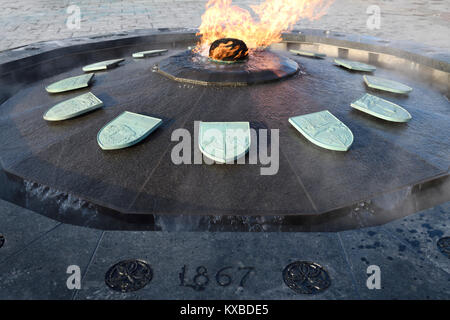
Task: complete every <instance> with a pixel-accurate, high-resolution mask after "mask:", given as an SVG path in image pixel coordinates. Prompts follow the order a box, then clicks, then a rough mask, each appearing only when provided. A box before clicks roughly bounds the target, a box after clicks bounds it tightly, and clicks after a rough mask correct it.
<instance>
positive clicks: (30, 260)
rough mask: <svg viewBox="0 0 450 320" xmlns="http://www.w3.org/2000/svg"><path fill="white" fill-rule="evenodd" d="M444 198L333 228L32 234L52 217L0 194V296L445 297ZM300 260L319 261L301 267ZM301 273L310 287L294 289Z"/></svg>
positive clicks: (62, 228) (64, 228) (67, 229)
mask: <svg viewBox="0 0 450 320" xmlns="http://www.w3.org/2000/svg"><path fill="white" fill-rule="evenodd" d="M449 205H450V203H448V204H446V205H443V206H438V207H435V208H432V209H429V210H425V211H422V212H419V213H417V214H415V215H412V216H410V217H407V218H405V219H401V220H399V221H395V222H391V223H388V224H386V225H383V226H379V227H372V228H367V229H361V230H352V231H346V232H336V233H331V232H328V233H316V232H312V233H311V232H310V233H308V232H305V233H301V232H299V233H278V232H270V233H248V232H247V233H240V232H235V233H211V232H129V231H128V232H127V231H114V232H110V231H107V232H101V231H98V230H93V229H89V228H80V227H75V226H70V225H59V226H57V227H56V228H55V227H53V228H50V229H49V230H46V232H44V234H41V233H39V232H33V229H36V226H35V225H37V226H38V227H39V230H42V228H44V227H45V226H46V225H45V223H44V222H45V221H43V220H47V221H48V222H49V223H50V225H49V226H51V224H52V223H53V221H52V220H50V219H46V218H44V217H41V216H39V215H35V214H33V213H32V212H29V211H27V210H24V209H20V208H18V207H15V206H13V205H10V204H8V203H5V202H3V201H0V214H1V215H2V220H1V221H2V225H1V227H2V232H5V233H7V234H8V242H7V243H5V246H4V247H3V248H2V249H1V250H0V257H1V258H2V259H1V260H0V287H1V288H2V290H0V298H2V299H202V300H205V299H361V298H366V299H449V298H450V292H449V283H450V276H449V273H448V272H447V271H446V270H445V268H446V266H447V267H448V258H447V257H446V256H444V255H443V254H442V253H441V252H440V251H439V248H438V246H437V245H436V243H437V241H438V240H439V239H441V238H445V237H448V235H449V234H450V227H449V219H448V214H450V207H449ZM5 213H8V214H7V215H5ZM13 217H14V218H15V219H12V218H13ZM38 218H39V219H40V220H41V221H40V222H39V223H27V222H28V221H29V220H34V221H35V222H37V221H36V220H37V219H38ZM422 224H424V225H427V227H421V225H422ZM18 225H19V226H20V229H15V226H18ZM421 228H423V229H421ZM396 229H398V230H402V232H398V231H396ZM39 230H37V231H39ZM409 230H411V231H415V233H411V232H409ZM426 230H427V231H429V232H430V233H428V232H427V231H426ZM438 231H439V232H438ZM20 232H22V233H23V235H24V237H25V236H26V235H28V237H27V238H26V241H24V240H21V237H18V235H19V234H20ZM408 234H411V235H418V237H416V238H415V239H413V238H408ZM435 234H439V235H438V236H436V235H435ZM408 240H409V241H408ZM9 248H14V250H13V251H10V250H11V249H9ZM5 249H8V250H9V251H4V250H5ZM418 249H420V250H418ZM5 252H7V253H6V254H5ZM436 257H439V259H440V258H442V260H436V259H437V258H436ZM136 259H138V261H146V262H147V264H146V265H144V264H140V263H137V262H136ZM129 260H132V261H133V262H132V263H131V264H129V262H127V261H129ZM124 261H125V263H123V262H124ZM302 261H309V262H315V263H317V264H318V265H320V266H321V268H319V267H317V268H314V269H313V270H312V271H311V269H310V268H311V264H309V263H308V264H306V265H305V264H303V263H299V262H302ZM118 262H120V263H119V264H118ZM74 265H75V266H79V267H80V271H81V283H80V284H81V288H80V289H79V290H76V289H73V290H71V289H69V288H68V287H67V280H68V278H69V277H70V276H73V275H72V274H70V273H67V269H68V267H69V266H74ZM147 265H148V266H150V268H151V272H150V271H149V269H148V267H147ZM314 266H315V265H314ZM370 266H378V267H379V268H380V272H381V274H380V275H381V278H380V279H381V283H380V284H381V288H380V289H369V288H368V287H367V280H368V277H369V274H368V271H367V270H368V268H369V267H370ZM111 267H113V268H111ZM108 270H111V271H109V272H108ZM324 270H325V271H326V272H327V274H328V277H327V276H326V274H324V273H323V272H324ZM283 273H284V275H285V277H284V278H283ZM105 275H106V279H105ZM286 275H287V276H286ZM305 275H307V277H305ZM107 279H110V280H113V282H111V283H112V284H113V286H115V288H119V289H120V288H125V289H130V288H133V289H137V290H135V291H129V292H123V291H124V290H121V289H120V291H116V290H113V289H112V288H111V287H109V286H108V285H107V283H108V280H107ZM150 279H151V281H150V282H149V280H150ZM286 279H287V280H288V282H287V283H286ZM289 279H290V280H291V281H292V282H289ZM306 279H308V280H309V282H305V281H304V280H306ZM105 280H106V282H105ZM318 280H320V281H318ZM289 283H290V284H291V286H292V288H294V289H295V288H296V289H297V290H298V289H300V292H298V291H294V290H293V289H291V288H290V287H289V286H288V284H289ZM305 283H306V284H308V283H309V284H310V286H306V288H309V289H311V288H314V289H313V292H314V293H315V294H310V293H311V291H308V292H305V291H304V288H305V285H304V284H305ZM145 284H146V285H145ZM327 285H328V286H327ZM316 288H317V289H325V288H326V289H325V290H322V291H320V292H319V290H316Z"/></svg>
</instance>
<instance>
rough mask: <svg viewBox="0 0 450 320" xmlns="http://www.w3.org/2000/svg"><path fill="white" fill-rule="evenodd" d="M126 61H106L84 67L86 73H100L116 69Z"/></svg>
mask: <svg viewBox="0 0 450 320" xmlns="http://www.w3.org/2000/svg"><path fill="white" fill-rule="evenodd" d="M124 60H125V59H113V60H105V61H101V62H96V63H93V64H90V65H87V66H84V67H83V71H84V72H90V71H100V70H106V69H111V68H114V67H117V65H118V64H119V63H120V62H122V61H124Z"/></svg>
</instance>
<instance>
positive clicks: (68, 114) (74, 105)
mask: <svg viewBox="0 0 450 320" xmlns="http://www.w3.org/2000/svg"><path fill="white" fill-rule="evenodd" d="M102 106H103V102H102V101H101V100H100V99H99V98H97V97H96V96H95V95H94V94H93V93H92V92H88V93H85V94H82V95H80V96H77V97H75V98H72V99H69V100H65V101H63V102H60V103H58V104H56V105H54V106H53V107H51V108H50V109H49V110H48V111H47V112H46V113H45V114H44V119H45V120H47V121H62V120H67V119H71V118H74V117H77V116H80V115H82V114H84V113H87V112H90V111H93V110H95V109H98V108H100V107H102Z"/></svg>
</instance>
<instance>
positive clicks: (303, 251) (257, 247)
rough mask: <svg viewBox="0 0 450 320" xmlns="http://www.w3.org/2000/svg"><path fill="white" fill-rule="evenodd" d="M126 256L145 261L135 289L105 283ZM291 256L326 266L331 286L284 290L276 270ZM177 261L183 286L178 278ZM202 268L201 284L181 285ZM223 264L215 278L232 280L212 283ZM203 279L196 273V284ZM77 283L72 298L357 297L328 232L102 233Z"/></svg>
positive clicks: (291, 260) (334, 238)
mask: <svg viewBox="0 0 450 320" xmlns="http://www.w3.org/2000/svg"><path fill="white" fill-rule="evenodd" d="M127 259H142V260H145V261H147V262H148V263H149V264H150V266H151V268H152V270H153V279H152V281H151V282H150V283H149V284H148V285H147V286H146V287H144V288H143V289H141V290H140V291H136V292H131V293H118V292H115V291H113V290H111V289H110V288H109V287H107V286H106V285H105V283H104V276H105V273H106V272H107V270H108V269H109V268H110V267H111V266H113V265H114V264H115V263H117V262H119V261H121V260H127ZM297 260H306V261H311V262H316V263H318V264H320V265H321V266H322V267H323V268H325V269H326V270H327V271H328V273H329V275H330V277H331V282H332V283H331V286H330V287H329V288H328V289H327V290H326V291H325V292H323V293H321V294H318V295H312V296H310V295H302V294H297V293H295V292H294V291H292V290H291V289H289V288H288V287H287V286H286V285H285V284H284V282H283V278H282V271H283V269H284V268H285V267H286V266H287V265H288V264H289V263H291V262H294V261H297ZM183 266H185V267H186V269H185V286H182V285H181V280H180V273H182V268H183ZM201 266H203V267H205V268H206V269H207V275H208V277H209V283H208V284H207V285H205V286H204V289H203V290H201V288H200V287H201V286H199V287H196V288H192V287H189V286H187V285H193V283H194V282H193V281H194V280H193V278H194V276H195V275H196V271H200V272H201V273H202V272H203V271H204V270H203V269H199V270H198V269H197V268H199V267H201ZM227 267H229V268H227ZM246 267H253V268H254V270H253V272H251V273H250V274H249V276H248V277H247V278H246V279H244V280H242V279H243V276H244V275H245V274H246V272H248V271H249V270H248V269H243V268H246ZM224 268H226V269H224ZM239 268H241V270H239ZM221 269H222V270H223V271H222V273H223V274H222V273H219V275H218V280H219V281H220V282H221V283H222V284H223V285H226V284H227V282H228V281H229V279H228V278H227V276H226V274H228V275H229V276H230V277H231V281H232V282H231V284H229V285H227V286H221V285H219V284H218V282H217V279H216V276H217V272H218V271H220V270H221ZM205 281H206V279H205V278H202V277H198V278H197V282H198V283H200V284H201V283H204V282H205ZM241 281H243V286H240V283H241ZM82 286H83V287H82V289H81V290H80V291H79V292H78V293H77V296H76V298H77V299H342V298H350V299H351V298H358V294H357V291H356V288H355V287H354V286H353V282H352V277H351V275H350V273H349V268H348V264H347V262H346V261H345V259H344V255H343V254H342V250H341V247H340V244H339V241H338V239H337V237H336V235H335V234H327V233H322V234H318V233H267V234H265V233H195V232H181V233H166V232H106V233H105V235H104V237H103V240H102V242H101V243H100V246H99V248H98V250H97V252H96V255H95V257H94V260H93V263H92V264H91V266H90V268H89V270H88V272H87V275H86V278H85V280H84V282H83V284H82ZM194 287H195V286H194Z"/></svg>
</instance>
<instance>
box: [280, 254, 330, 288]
mask: <svg viewBox="0 0 450 320" xmlns="http://www.w3.org/2000/svg"><path fill="white" fill-rule="evenodd" d="M283 280H284V283H285V284H286V285H287V286H288V287H289V288H290V289H292V290H294V291H295V292H297V293H300V294H318V293H321V292H323V291H325V290H326V289H327V288H328V287H329V286H330V285H331V280H330V277H329V275H328V272H327V271H326V270H325V269H323V268H322V267H321V266H320V265H318V264H317V263H314V262H308V261H296V262H293V263H291V264H289V265H288V266H287V267H286V268H285V269H284V270H283Z"/></svg>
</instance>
